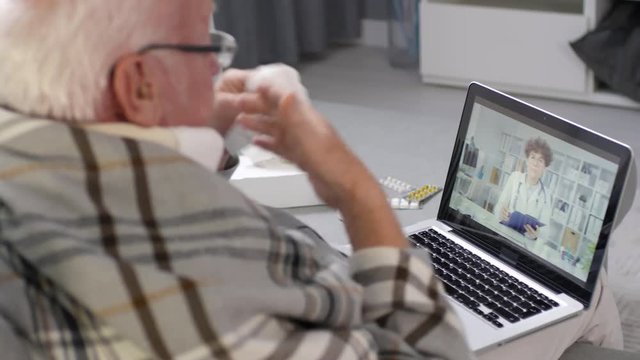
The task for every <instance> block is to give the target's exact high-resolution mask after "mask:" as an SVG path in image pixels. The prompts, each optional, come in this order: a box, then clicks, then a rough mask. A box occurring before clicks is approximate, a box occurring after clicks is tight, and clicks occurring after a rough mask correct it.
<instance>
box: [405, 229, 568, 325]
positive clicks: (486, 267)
mask: <svg viewBox="0 0 640 360" xmlns="http://www.w3.org/2000/svg"><path fill="white" fill-rule="evenodd" d="M409 239H410V240H411V241H412V242H413V243H414V244H415V245H416V246H417V247H420V248H426V249H428V250H429V253H430V254H431V260H432V263H433V267H434V269H435V273H436V276H437V277H438V278H439V279H440V280H441V281H442V283H443V284H444V288H445V291H446V292H447V294H448V295H449V296H451V297H452V298H453V299H455V300H456V301H458V302H459V303H461V304H462V305H464V306H465V307H467V308H469V309H470V310H471V311H473V312H475V313H476V314H478V315H479V316H481V317H482V318H483V319H485V320H486V321H488V322H489V323H491V324H492V325H493V326H495V327H497V328H502V327H504V326H505V325H506V324H509V323H516V322H518V321H520V320H522V319H526V318H529V317H531V316H534V315H537V314H540V313H542V312H544V311H547V310H551V309H552V308H554V307H557V306H559V304H558V303H557V302H556V301H553V300H551V299H550V298H549V297H547V296H545V295H543V294H541V293H539V292H538V291H536V290H534V289H533V288H531V287H530V286H528V285H527V284H525V283H523V282H521V281H519V280H518V279H517V278H515V277H513V276H511V275H509V274H508V273H506V272H505V271H503V270H500V269H499V268H498V267H496V266H494V265H492V264H491V263H489V262H488V261H486V260H484V259H482V258H481V257H479V256H478V255H476V254H473V253H472V252H471V251H469V250H467V249H465V248H464V247H462V246H460V245H459V244H456V243H455V242H453V241H451V240H450V239H448V238H447V237H445V236H444V235H442V234H440V233H438V232H437V231H435V230H433V229H429V230H427V231H421V232H419V233H416V234H412V235H410V236H409Z"/></svg>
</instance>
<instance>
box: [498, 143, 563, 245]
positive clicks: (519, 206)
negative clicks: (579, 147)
mask: <svg viewBox="0 0 640 360" xmlns="http://www.w3.org/2000/svg"><path fill="white" fill-rule="evenodd" d="M524 153H525V155H526V172H524V173H522V172H519V171H514V172H512V173H511V175H509V179H508V180H507V184H506V185H505V187H504V189H502V193H501V194H500V198H499V199H498V203H497V206H496V207H495V213H496V216H497V217H498V219H499V220H500V221H501V222H505V223H506V222H508V221H509V218H510V217H511V214H512V213H513V212H514V211H519V212H521V213H523V214H527V215H530V216H533V217H534V218H536V219H537V220H538V221H539V222H541V223H543V224H544V226H542V227H534V226H531V225H529V224H525V225H524V229H525V233H524V235H525V236H526V237H527V238H529V239H532V240H535V239H537V238H538V237H539V236H540V232H541V228H548V226H549V220H550V219H551V197H550V194H549V189H547V188H546V187H545V186H544V184H543V183H542V180H541V179H542V175H544V171H545V169H546V168H547V166H549V164H551V160H552V158H553V155H552V153H551V148H550V147H549V144H547V142H546V141H545V140H543V139H542V138H539V137H538V138H535V139H529V140H528V141H527V143H526V146H525V149H524Z"/></svg>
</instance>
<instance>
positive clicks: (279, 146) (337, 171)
mask: <svg viewBox="0 0 640 360" xmlns="http://www.w3.org/2000/svg"><path fill="white" fill-rule="evenodd" d="M241 107H242V110H243V111H244V113H243V114H241V115H240V116H238V119H237V121H238V123H240V124H241V125H243V126H245V127H246V128H248V129H250V130H253V131H255V132H257V133H258V134H259V135H258V136H257V137H256V138H255V139H254V143H255V144H256V145H258V146H262V147H263V148H265V149H267V150H271V151H273V152H275V153H276V154H278V155H280V156H282V157H284V158H286V159H288V160H290V161H292V162H294V163H295V164H296V165H298V166H299V167H300V168H301V169H303V170H305V171H306V172H307V173H308V174H309V179H310V180H311V183H312V184H313V187H314V188H315V190H316V193H317V194H318V196H319V197H320V198H321V199H322V200H324V201H325V202H326V203H327V205H329V206H332V207H335V208H337V209H339V210H340V212H341V213H342V216H343V219H344V223H345V226H346V228H347V232H348V233H349V238H350V240H351V244H352V245H353V248H354V250H356V251H357V250H359V249H363V248H368V247H379V246H384V247H397V248H405V247H407V246H408V243H407V240H406V238H405V237H404V234H403V233H402V230H401V229H400V224H399V223H398V221H397V220H396V218H395V216H394V214H393V212H392V210H391V208H390V207H389V204H388V203H387V200H386V197H385V195H384V192H383V191H382V189H381V188H380V186H379V184H378V182H377V181H376V180H375V178H374V177H373V176H372V175H371V174H370V173H369V171H368V170H367V168H366V167H365V166H364V164H363V163H362V162H361V161H360V160H359V159H358V158H357V157H356V156H355V155H354V154H353V152H351V150H349V148H348V147H347V145H346V144H345V143H344V142H343V141H342V140H341V139H340V137H339V136H338V134H337V133H336V131H335V130H334V129H333V127H331V125H329V123H328V122H327V121H326V120H325V119H324V118H323V117H322V115H320V113H318V112H317V111H316V110H315V109H314V108H313V107H312V105H311V104H310V103H309V102H308V101H306V100H303V99H301V98H300V95H297V94H296V93H295V92H289V93H284V94H283V93H282V91H281V89H280V90H278V89H274V88H269V87H267V86H261V87H258V91H257V93H255V94H246V95H244V97H243V99H242V101H241Z"/></svg>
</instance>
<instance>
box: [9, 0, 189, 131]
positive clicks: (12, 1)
mask: <svg viewBox="0 0 640 360" xmlns="http://www.w3.org/2000/svg"><path fill="white" fill-rule="evenodd" d="M179 3H180V1H179V0H0V106H6V107H9V108H11V109H14V110H16V111H18V112H21V113H25V114H30V115H37V116H44V117H50V118H54V119H59V120H63V121H69V122H88V121H96V120H97V115H98V112H99V111H100V108H101V107H102V106H104V104H105V101H106V99H107V98H108V96H107V94H108V93H107V89H108V85H109V73H110V70H111V68H112V66H113V65H114V64H115V62H116V61H117V59H118V57H120V56H122V55H124V54H126V53H130V52H134V51H136V50H138V49H139V48H141V47H142V46H144V45H147V44H149V43H152V42H163V41H164V42H166V41H167V40H168V39H169V38H170V37H171V32H172V31H174V29H173V28H174V26H173V25H174V24H175V23H176V22H177V21H178V20H177V19H175V17H177V16H179V14H177V11H176V10H177V7H178V6H179ZM167 4H173V5H174V6H173V7H171V6H168V5H167Z"/></svg>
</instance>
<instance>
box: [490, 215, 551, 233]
mask: <svg viewBox="0 0 640 360" xmlns="http://www.w3.org/2000/svg"><path fill="white" fill-rule="evenodd" d="M500 224H502V225H506V226H508V227H510V228H512V229H513V230H515V231H517V232H519V233H520V234H522V235H524V233H526V232H527V230H526V229H525V228H524V226H525V225H529V226H531V227H532V228H534V229H538V228H539V227H541V226H544V225H545V224H543V223H541V222H540V221H538V219H536V218H534V217H533V216H531V215H527V214H523V213H521V212H520V211H514V212H512V213H511V216H510V217H509V219H508V220H505V221H501V222H500Z"/></svg>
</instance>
